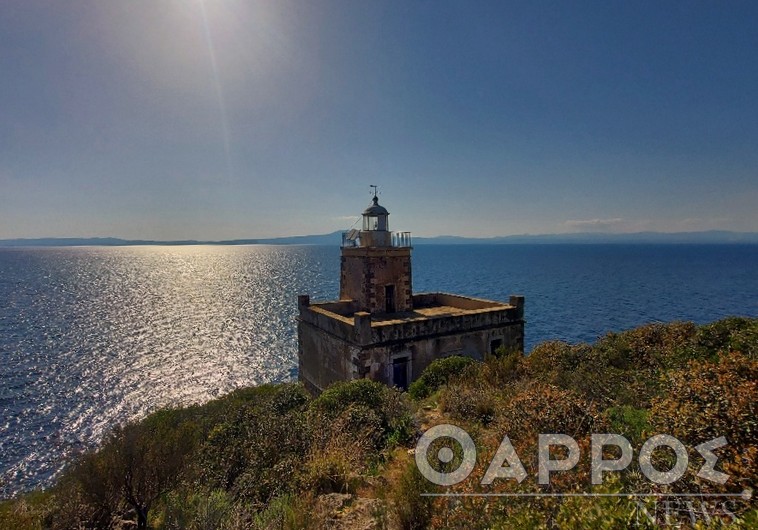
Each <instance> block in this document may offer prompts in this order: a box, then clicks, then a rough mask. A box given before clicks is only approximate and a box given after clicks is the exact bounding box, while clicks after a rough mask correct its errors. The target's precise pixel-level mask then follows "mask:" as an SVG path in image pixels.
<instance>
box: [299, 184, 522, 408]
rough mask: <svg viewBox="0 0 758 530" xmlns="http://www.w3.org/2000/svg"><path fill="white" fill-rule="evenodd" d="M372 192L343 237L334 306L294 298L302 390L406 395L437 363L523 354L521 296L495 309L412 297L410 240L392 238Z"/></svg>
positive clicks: (444, 296)
mask: <svg viewBox="0 0 758 530" xmlns="http://www.w3.org/2000/svg"><path fill="white" fill-rule="evenodd" d="M372 187H373V188H374V194H373V198H372V199H371V203H370V204H369V205H368V207H367V208H366V209H365V210H363V213H362V219H361V221H362V224H361V229H360V230H358V229H352V230H348V231H346V232H344V233H343V234H342V244H341V248H340V294H339V300H332V301H318V302H312V301H311V299H310V296H309V295H307V294H303V295H300V296H299V297H298V374H299V376H298V377H299V379H300V381H302V382H303V384H304V385H305V386H306V388H308V390H310V391H311V392H312V393H314V394H318V393H320V392H322V391H323V390H325V389H326V388H327V387H328V386H329V385H330V384H332V383H335V382H337V381H344V380H352V379H360V378H369V379H373V380H375V381H380V382H382V383H385V384H387V385H390V386H396V387H398V388H401V389H406V388H407V387H408V385H409V384H410V383H411V382H412V381H413V380H415V379H416V378H417V377H418V376H419V375H421V372H422V371H423V370H424V368H426V366H428V365H429V363H431V362H432V361H433V360H435V359H438V358H442V357H448V356H451V355H462V356H466V357H471V358H474V359H478V360H483V359H485V358H486V357H487V356H489V355H495V354H497V353H498V352H499V351H502V350H501V348H505V349H506V350H509V351H521V352H523V349H524V297H523V296H521V295H511V296H510V297H509V298H508V302H498V301H493V300H483V299H479V298H473V297H469V296H463V295H456V294H449V293H442V292H432V293H414V292H413V277H412V266H411V252H412V244H411V243H412V238H411V233H410V232H392V231H390V223H389V215H390V213H389V211H388V210H387V209H386V208H385V207H384V206H382V205H380V204H379V196H378V194H377V192H376V187H374V186H372ZM472 274H475V272H472Z"/></svg>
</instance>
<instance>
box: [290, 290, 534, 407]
mask: <svg viewBox="0 0 758 530" xmlns="http://www.w3.org/2000/svg"><path fill="white" fill-rule="evenodd" d="M422 296H426V297H428V298H427V299H426V300H427V301H429V302H430V303H432V302H434V301H435V300H436V303H437V304H440V303H445V302H449V303H450V305H453V306H454V307H455V306H458V307H460V305H461V303H463V302H462V301H461V300H468V301H470V305H471V307H470V309H469V310H470V311H473V312H471V313H464V314H458V315H450V316H441V317H434V318H427V319H416V320H408V321H403V320H396V321H389V322H372V320H371V315H370V314H368V313H366V312H357V313H355V314H354V315H352V318H350V317H349V316H347V315H345V314H339V313H336V312H331V311H329V310H328V309H327V308H329V309H331V310H334V311H339V312H340V313H344V312H345V309H346V308H347V307H348V306H350V302H345V301H342V302H329V303H319V304H314V305H311V304H310V300H309V298H308V297H307V296H301V297H300V298H299V300H298V305H299V307H300V317H299V322H298V340H299V352H298V353H299V356H298V357H299V369H300V379H301V381H304V383H305V384H306V386H307V387H308V388H309V389H310V390H311V391H313V392H315V393H318V392H320V391H321V390H323V389H325V388H326V387H327V386H329V385H330V384H332V383H334V382H336V381H343V380H349V379H356V378H362V377H369V378H371V379H374V380H376V381H381V382H383V383H386V384H390V385H391V384H393V381H392V360H393V358H395V357H408V358H409V359H410V360H411V373H410V380H411V381H412V380H415V379H416V378H418V376H419V375H421V372H423V370H424V368H426V367H427V366H428V365H429V363H431V362H432V361H433V360H435V359H438V358H440V357H446V356H450V355H464V356H468V357H472V358H474V359H479V360H481V359H483V358H485V357H486V356H487V355H489V354H490V353H491V352H492V350H493V349H494V348H495V347H497V346H505V347H506V348H508V349H515V350H518V351H523V349H524V321H523V316H524V299H523V297H520V296H512V297H511V299H510V304H509V305H503V304H498V303H496V302H489V301H486V300H475V299H466V298H465V297H458V296H455V295H440V293H431V294H428V295H422ZM435 297H436V298H435ZM446 297H449V298H446ZM453 299H456V300H457V303H455V304H453V302H456V300H453ZM488 305H491V306H492V307H482V306H488Z"/></svg>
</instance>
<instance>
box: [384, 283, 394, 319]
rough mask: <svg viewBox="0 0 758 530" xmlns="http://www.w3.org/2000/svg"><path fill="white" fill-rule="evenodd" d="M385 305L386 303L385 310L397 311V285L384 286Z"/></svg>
mask: <svg viewBox="0 0 758 530" xmlns="http://www.w3.org/2000/svg"><path fill="white" fill-rule="evenodd" d="M384 305H385V311H386V312H387V313H394V312H395V286H394V285H385V286H384Z"/></svg>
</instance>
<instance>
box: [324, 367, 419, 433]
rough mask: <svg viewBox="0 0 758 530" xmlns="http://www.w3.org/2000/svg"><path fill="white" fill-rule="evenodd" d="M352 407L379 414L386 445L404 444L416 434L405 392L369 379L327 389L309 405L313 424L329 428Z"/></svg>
mask: <svg viewBox="0 0 758 530" xmlns="http://www.w3.org/2000/svg"><path fill="white" fill-rule="evenodd" d="M351 406H362V407H365V408H366V409H369V410H371V411H373V412H375V413H376V414H377V415H378V417H379V420H380V427H381V439H382V442H383V443H384V442H386V441H387V440H390V439H392V440H395V441H398V442H403V441H405V440H407V439H409V438H410V436H411V435H412V433H413V417H412V416H411V411H410V409H409V408H408V406H407V404H406V402H405V400H404V398H403V395H402V393H401V392H400V391H399V390H397V389H395V388H389V387H388V386H386V385H383V384H381V383H377V382H376V381H371V380H369V379H358V380H355V381H344V382H340V383H335V384H333V385H332V386H330V387H329V388H327V389H326V390H325V391H324V392H323V393H322V394H321V395H320V396H319V397H317V398H316V399H314V400H313V401H311V403H310V414H311V418H312V421H313V423H314V424H316V425H318V424H320V425H322V426H323V425H327V424H329V423H330V422H332V421H334V420H335V419H336V418H337V417H338V416H340V415H341V414H343V413H344V411H346V410H348V409H349V408H350V407H351Z"/></svg>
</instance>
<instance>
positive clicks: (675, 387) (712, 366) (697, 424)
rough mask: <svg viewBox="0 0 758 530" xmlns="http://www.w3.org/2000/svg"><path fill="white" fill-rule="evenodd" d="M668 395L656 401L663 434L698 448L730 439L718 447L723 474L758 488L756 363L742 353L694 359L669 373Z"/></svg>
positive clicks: (654, 415)
mask: <svg viewBox="0 0 758 530" xmlns="http://www.w3.org/2000/svg"><path fill="white" fill-rule="evenodd" d="M666 388H667V391H666V393H665V394H664V395H663V396H661V397H659V398H658V399H656V400H655V401H654V403H653V407H652V411H651V422H652V423H653V424H654V426H655V427H656V428H658V429H659V430H660V431H661V432H665V433H668V434H671V435H673V436H675V437H677V438H679V439H680V440H681V441H682V442H684V443H687V444H691V445H696V444H699V443H702V442H705V441H707V440H711V439H713V438H716V437H719V436H726V438H727V441H728V444H729V445H728V446H727V447H725V448H723V449H720V453H721V454H723V455H725V456H723V457H722V458H723V461H722V462H721V463H720V465H721V466H722V467H723V469H724V472H725V473H728V474H730V475H731V476H732V481H734V480H740V479H741V480H745V481H747V483H748V485H751V486H753V487H754V485H755V483H756V481H758V448H756V445H755V440H756V432H758V361H757V360H753V359H750V358H748V357H746V356H745V355H742V354H740V353H730V354H725V355H722V356H721V358H720V359H719V360H718V362H708V361H692V362H691V363H690V364H689V365H688V366H687V367H686V368H683V369H681V370H674V371H671V372H669V373H668V374H667V375H666Z"/></svg>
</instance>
